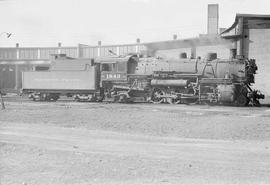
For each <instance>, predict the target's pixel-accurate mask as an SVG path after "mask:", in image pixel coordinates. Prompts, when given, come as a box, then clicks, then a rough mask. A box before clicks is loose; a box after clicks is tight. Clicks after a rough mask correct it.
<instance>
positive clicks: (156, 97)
mask: <svg viewBox="0 0 270 185" xmlns="http://www.w3.org/2000/svg"><path fill="white" fill-rule="evenodd" d="M164 94H165V92H164V91H162V90H161V89H154V90H153V91H152V95H151V102H152V103H162V102H164V98H162V97H161V96H162V95H164Z"/></svg>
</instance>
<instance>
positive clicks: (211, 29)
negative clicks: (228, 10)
mask: <svg viewBox="0 0 270 185" xmlns="http://www.w3.org/2000/svg"><path fill="white" fill-rule="evenodd" d="M218 16H219V15H218V4H209V5H208V21H207V34H211V35H214V34H218V18H219V17H218Z"/></svg>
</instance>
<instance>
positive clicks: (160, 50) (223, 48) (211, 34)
mask: <svg viewBox="0 0 270 185" xmlns="http://www.w3.org/2000/svg"><path fill="white" fill-rule="evenodd" d="M218 8H219V7H218V5H217V4H210V5H208V25H207V31H208V32H207V34H204V35H199V36H198V37H196V38H187V39H177V37H176V36H174V37H173V39H172V40H169V41H162V42H152V43H140V40H139V39H137V40H136V43H134V44H128V45H110V46H108V45H106V46H103V45H102V44H101V42H99V43H98V45H97V46H86V45H81V44H79V45H78V46H74V47H62V46H61V43H59V44H58V46H57V47H44V48H32V47H31V48H24V47H20V46H19V44H17V45H16V47H14V48H0V88H1V89H3V90H5V91H9V92H10V91H16V92H18V90H20V88H21V71H26V70H33V69H36V70H46V69H47V68H48V66H49V65H50V59H51V57H52V54H66V55H67V56H69V57H73V58H96V57H99V56H108V55H110V54H111V52H110V51H112V52H113V53H116V54H117V55H125V54H128V53H144V54H148V55H151V56H160V57H169V58H178V57H179V54H180V53H182V52H186V53H187V55H188V57H190V58H197V57H201V58H204V56H205V55H206V54H207V53H209V52H215V53H217V56H218V58H230V57H234V56H236V55H238V56H242V57H247V58H254V59H256V61H257V65H258V68H259V70H258V75H256V88H258V89H260V90H261V91H262V93H264V94H265V95H266V96H267V97H269V96H270V86H269V85H268V84H270V74H269V71H270V65H269V60H270V15H251V14H237V15H236V17H235V22H234V23H233V24H232V26H230V27H229V28H228V29H223V28H221V29H219V26H218V23H219V11H218ZM267 103H270V102H267Z"/></svg>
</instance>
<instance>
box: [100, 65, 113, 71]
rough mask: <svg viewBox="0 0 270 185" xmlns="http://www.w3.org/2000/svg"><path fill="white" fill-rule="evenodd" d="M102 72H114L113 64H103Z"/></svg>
mask: <svg viewBox="0 0 270 185" xmlns="http://www.w3.org/2000/svg"><path fill="white" fill-rule="evenodd" d="M101 71H112V65H111V64H102V65H101Z"/></svg>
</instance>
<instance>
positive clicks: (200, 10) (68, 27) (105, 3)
mask: <svg viewBox="0 0 270 185" xmlns="http://www.w3.org/2000/svg"><path fill="white" fill-rule="evenodd" d="M215 3H218V4H219V27H224V28H226V27H227V28H228V27H230V26H231V25H232V24H233V22H234V19H235V15H236V13H248V14H270V9H269V7H270V0H256V1H255V0H0V32H10V33H12V36H11V37H10V38H6V37H5V34H1V36H0V47H14V46H15V44H16V43H19V44H20V47H50V46H53V47H54V46H57V43H58V42H61V43H62V46H76V45H77V44H79V43H81V44H87V45H97V43H98V41H99V40H100V41H102V44H103V45H110V44H130V43H135V42H136V39H137V38H140V40H141V42H154V41H162V40H171V39H172V38H173V34H177V35H178V38H179V39H181V38H190V37H196V36H198V35H199V34H204V33H206V32H207V5H208V4H215Z"/></svg>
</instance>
